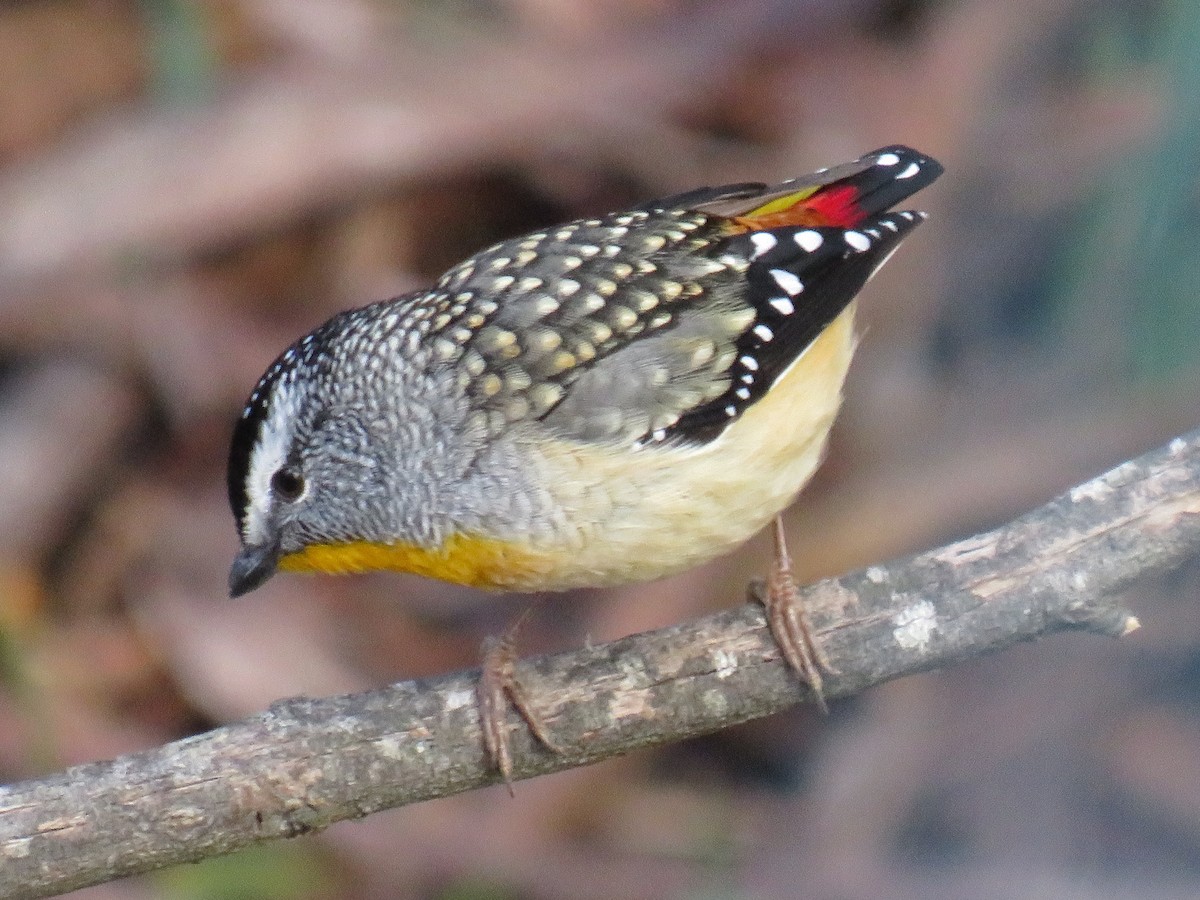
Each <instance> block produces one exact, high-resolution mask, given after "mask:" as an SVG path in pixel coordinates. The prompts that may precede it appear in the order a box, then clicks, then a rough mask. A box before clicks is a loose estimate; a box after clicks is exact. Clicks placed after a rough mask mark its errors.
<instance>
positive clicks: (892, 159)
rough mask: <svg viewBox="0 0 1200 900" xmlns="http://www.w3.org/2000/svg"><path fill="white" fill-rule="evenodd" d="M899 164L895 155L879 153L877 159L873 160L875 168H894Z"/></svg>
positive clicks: (898, 159) (898, 158)
mask: <svg viewBox="0 0 1200 900" xmlns="http://www.w3.org/2000/svg"><path fill="white" fill-rule="evenodd" d="M899 162H900V157H899V156H898V155H896V154H895V153H881V154H879V158H878V159H877V160H875V165H877V166H894V165H896V164H897V163H899Z"/></svg>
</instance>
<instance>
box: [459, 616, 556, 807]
mask: <svg viewBox="0 0 1200 900" xmlns="http://www.w3.org/2000/svg"><path fill="white" fill-rule="evenodd" d="M532 609H533V607H529V609H526V610H525V612H524V613H522V614H521V616H520V617H519V618H518V619H517V620H516V621H515V622H513V624H512V625H511V626H509V628H508V630H507V631H505V632H504V634H502V635H501V636H500V637H498V638H497V637H489V638H488V639H487V640H485V641H484V642H483V674H482V675H481V676H480V678H479V719H480V727H481V728H482V729H483V743H484V746H485V747H486V748H487V754H488V757H489V758H490V759H491V761H492V764H493V765H494V766H495V767H496V768H497V769H499V770H500V775H501V777H502V778H503V779H504V783H505V785H506V786H507V787H508V793H509V796H512V794H513V786H512V768H513V766H512V748H511V745H510V742H509V737H508V722H507V719H508V708H509V706H510V705H511V706H512V708H513V709H515V710H516V711H517V712H518V713H520V715H521V718H523V719H524V720H525V724H527V725H528V726H529V730H530V731H532V732H533V736H534V737H536V738H537V739H538V740H539V741H541V742H542V744H543V745H545V747H546V748H547V749H548V750H552V751H553V752H555V753H561V752H562V750H561V749H560V748H559V746H558V745H557V744H556V743H554V741H553V740H551V738H550V734H549V732H548V731H547V730H546V725H545V723H544V722H543V721H542V717H541V716H539V715H538V714H537V713H536V712H535V711H534V709H533V707H532V706H530V704H529V695H528V694H527V693H526V691H525V689H524V688H523V687H522V686H521V682H520V681H518V680H517V659H518V655H517V634H518V633H519V632H520V630H521V626H522V625H524V624H525V620H526V619H527V618H529V613H530V611H531V610H532Z"/></svg>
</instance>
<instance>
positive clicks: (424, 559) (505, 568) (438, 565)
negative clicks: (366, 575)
mask: <svg viewBox="0 0 1200 900" xmlns="http://www.w3.org/2000/svg"><path fill="white" fill-rule="evenodd" d="M279 568H280V569H281V570H283V571H286V572H323V573H326V574H330V575H341V574H346V573H350V572H375V571H380V570H389V571H393V572H411V573H412V574H414V575H423V576H425V577H426V578H437V579H440V580H442V581H449V582H453V583H454V584H463V585H467V586H469V587H477V588H493V589H509V590H512V589H517V590H520V589H526V590H528V589H530V588H531V587H536V585H537V584H538V582H539V581H540V580H541V578H543V577H544V576H545V573H546V571H547V570H548V569H549V568H551V565H550V563H549V561H548V560H547V559H545V557H544V556H542V555H541V554H536V553H534V552H533V551H532V550H530V549H523V548H520V547H517V546H516V545H515V544H513V543H511V542H506V541H501V540H497V539H495V538H484V537H478V536H473V535H466V534H455V535H451V536H450V537H449V538H447V539H446V541H445V542H444V543H443V544H442V545H441V546H440V547H419V546H416V545H414V544H406V543H394V544H385V543H377V542H374V541H347V542H345V543H338V544H310V545H309V546H307V547H305V548H304V549H303V550H299V551H297V552H296V553H289V554H288V555H286V556H284V557H283V558H282V559H281V560H280V561H279Z"/></svg>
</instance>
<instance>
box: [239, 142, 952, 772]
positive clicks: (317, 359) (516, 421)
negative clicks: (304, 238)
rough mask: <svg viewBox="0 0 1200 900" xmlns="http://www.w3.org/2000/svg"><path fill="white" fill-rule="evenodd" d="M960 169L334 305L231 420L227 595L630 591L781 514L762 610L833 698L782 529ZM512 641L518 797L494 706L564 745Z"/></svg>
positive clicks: (602, 236) (702, 204) (648, 219)
mask: <svg viewBox="0 0 1200 900" xmlns="http://www.w3.org/2000/svg"><path fill="white" fill-rule="evenodd" d="M941 172H942V167H941V166H940V165H939V164H938V163H937V162H936V161H935V160H933V159H931V158H930V157H928V156H924V155H922V154H920V153H918V152H917V151H915V150H912V149H910V148H908V147H904V146H899V145H897V146H890V147H884V148H882V149H879V150H876V151H875V152H873V153H869V154H867V155H866V156H863V157H862V158H860V159H858V160H856V161H855V162H852V163H847V164H845V165H842V166H838V167H835V168H832V169H822V170H819V171H817V172H815V173H814V174H812V175H809V176H806V177H803V178H799V179H795V180H792V181H786V182H783V183H782V184H778V185H774V186H767V185H763V184H734V185H728V186H725V187H719V188H702V189H699V190H694V191H690V192H688V193H684V194H679V195H676V196H672V197H668V198H666V199H662V200H656V201H653V202H651V203H647V204H645V205H643V206H640V207H637V208H635V209H631V210H628V211H625V212H618V213H613V214H610V215H607V216H603V217H600V218H593V219H582V220H578V221H574V222H569V223H567V224H563V225H558V226H554V227H549V228H545V229H543V230H541V231H537V232H535V233H532V234H527V235H525V236H523V237H517V238H513V239H511V240H507V241H502V242H501V243H498V244H496V245H494V246H492V247H489V248H487V249H485V250H482V251H480V252H479V253H477V254H475V255H474V256H472V257H471V258H470V259H467V260H466V261H464V262H462V263H460V264H458V265H456V266H455V267H453V268H452V269H450V270H449V271H448V272H446V273H445V274H444V275H443V276H442V277H441V278H440V279H439V280H438V281H437V283H436V284H434V285H433V287H431V288H429V289H428V290H422V291H417V292H414V293H409V294H405V295H403V296H400V297H397V298H394V299H391V300H385V301H382V302H378V303H374V304H371V305H369V306H365V307H362V308H359V309H353V310H349V311H346V312H342V313H339V314H338V315H335V316H334V317H333V318H331V319H330V320H329V321H327V322H325V323H324V324H323V325H321V326H320V327H318V328H317V329H315V330H314V331H312V332H311V333H309V334H308V335H306V336H304V337H302V338H300V339H299V340H298V341H297V342H296V343H294V344H293V345H292V346H291V347H289V348H288V349H287V350H286V351H284V352H283V354H282V355H281V356H280V357H279V358H278V359H277V360H276V361H275V362H274V363H273V364H272V365H271V366H270V368H269V369H267V371H266V373H265V374H264V375H263V376H262V378H261V379H260V380H259V382H258V384H257V386H256V387H255V388H254V390H253V391H252V392H251V394H250V398H249V400H248V402H247V403H246V406H245V409H244V410H243V412H242V415H241V419H240V420H239V421H238V423H237V426H236V428H235V430H234V434H233V440H232V446H231V449H230V454H229V469H228V488H229V501H230V505H231V506H232V509H233V513H234V516H235V517H236V519H237V524H238V529H239V532H240V536H241V549H240V551H239V553H238V555H237V557H236V559H235V560H234V562H233V566H232V569H231V571H230V575H229V590H230V594H231V595H232V596H239V595H241V594H244V593H246V592H247V591H250V590H253V589H254V588H256V587H258V586H259V585H261V584H262V583H263V582H265V581H266V580H267V579H268V578H270V577H271V576H272V575H273V574H274V573H275V572H276V571H277V570H286V571H297V572H301V571H307V572H327V573H340V572H361V571H367V570H377V569H392V570H399V571H404V572H412V573H416V574H419V575H425V576H429V577H432V578H440V579H444V580H446V581H450V582H455V583H458V584H463V585H470V586H473V587H480V588H487V589H493V590H501V591H562V590H567V589H571V588H580V587H603V586H611V585H619V584H627V583H631V582H640V581H647V580H651V579H656V578H660V577H663V576H666V575H670V574H673V573H676V572H680V571H683V570H686V569H689V568H692V567H693V566H696V565H698V564H700V563H702V562H705V561H707V560H709V559H712V558H713V557H715V556H718V555H720V554H722V553H726V552H728V551H730V550H733V549H734V548H736V547H738V546H740V545H741V544H743V543H744V542H745V541H746V540H748V539H749V538H750V537H751V536H753V535H754V534H755V533H756V532H758V531H760V530H761V529H763V528H764V527H765V526H766V525H767V524H768V523H771V522H772V520H774V521H775V541H776V561H775V567H774V570H773V572H772V575H771V578H770V579H769V580H768V590H767V591H766V598H765V601H764V602H765V603H766V605H767V609H768V620H769V622H770V625H771V629H772V633H773V634H774V636H775V639H776V641H777V642H778V643H779V644H780V645H781V648H782V651H783V654H784V656H785V657H786V658H787V660H788V661H789V662H790V663H791V665H792V666H793V667H794V668H795V669H797V671H798V672H800V673H801V674H802V675H803V677H805V678H806V679H807V680H808V682H809V683H810V685H811V686H812V688H813V689H814V692H815V693H816V695H817V698H818V700H821V694H820V687H821V680H820V670H821V669H824V670H826V671H833V670H832V668H831V667H830V665H829V663H828V660H827V659H826V657H825V655H824V653H823V651H822V649H821V646H820V644H819V643H818V642H817V641H816V640H815V639H814V638H813V635H812V632H811V629H810V628H809V625H808V622H807V617H806V615H805V614H804V611H803V608H802V606H801V605H800V604H799V603H798V602H796V600H795V586H794V584H793V582H792V579H791V564H790V560H789V558H788V555H787V549H786V546H785V544H784V542H783V530H782V525H781V524H780V519H779V518H778V517H779V514H780V512H781V510H783V508H784V507H786V506H787V505H788V504H789V503H790V502H791V501H792V500H793V498H794V497H795V496H796V494H797V493H798V492H799V491H800V489H801V488H802V487H803V486H804V484H805V483H806V482H807V481H808V480H809V479H810V478H811V477H812V474H813V472H814V471H815V469H816V468H817V466H818V464H819V463H820V461H821V458H822V456H823V453H824V450H825V445H826V441H827V438H828V435H829V430H830V427H831V426H832V424H833V420H834V417H835V415H836V413H837V411H838V407H839V405H840V403H841V394H842V384H843V381H844V380H845V377H846V373H847V369H848V367H849V365H850V359H851V356H852V354H853V352H854V348H855V335H854V328H853V316H854V298H855V295H856V294H857V293H858V292H859V290H860V289H861V288H862V287H863V285H864V284H865V283H866V282H867V280H868V279H869V278H870V277H871V276H872V275H873V274H874V273H875V272H876V271H877V270H878V269H879V267H880V266H881V265H883V263H884V262H885V261H886V260H887V259H888V257H889V256H890V255H891V254H892V253H893V252H894V251H895V250H896V248H897V246H898V245H899V244H900V242H901V241H902V240H903V239H904V238H905V237H906V236H907V235H908V234H909V233H910V232H911V231H912V230H913V229H914V228H915V227H916V226H917V225H918V224H919V223H920V222H921V221H922V220H923V219H924V214H923V213H919V212H915V211H901V212H888V210H889V209H890V208H891V207H892V206H893V205H894V204H897V203H899V202H900V201H902V200H904V199H905V198H907V197H909V196H910V195H911V194H913V193H915V192H916V191H918V190H920V189H921V188H923V187H925V186H927V185H928V184H930V183H931V182H933V180H934V179H936V178H937V177H938V176H939V175H940V174H941ZM492 652H493V653H494V654H495V657H496V658H495V659H490V660H489V662H490V663H491V664H490V665H485V669H484V671H485V685H484V691H483V694H482V698H483V700H484V703H483V708H484V712H485V715H484V719H485V722H484V727H485V737H486V740H487V744H488V749H489V752H490V753H491V755H492V758H493V761H494V762H495V764H496V765H497V766H498V767H499V768H500V769H501V772H502V774H504V776H505V778H506V780H507V779H508V777H509V773H510V771H511V759H510V758H509V755H508V750H507V741H506V737H505V735H506V733H507V732H506V731H505V729H504V728H503V725H502V721H500V720H502V717H503V710H502V709H501V710H500V712H499V713H497V712H496V707H497V702H498V698H500V700H502V699H503V697H504V696H507V697H508V698H509V699H511V700H512V702H513V704H514V705H515V706H517V708H518V710H519V711H520V712H521V713H522V714H523V715H524V716H525V718H526V719H527V720H528V721H529V723H530V725H531V726H533V727H534V730H535V732H536V733H537V734H538V735H539V737H541V738H542V739H543V740H544V741H545V742H546V743H547V744H549V743H550V742H549V740H548V737H547V736H546V735H545V733H544V729H541V728H540V724H539V723H538V722H537V720H536V716H535V715H534V714H533V712H532V710H531V709H529V707H528V702H527V699H526V698H524V697H523V695H522V693H521V692H520V691H519V688H518V686H517V685H516V683H515V679H514V678H513V676H512V665H511V664H512V661H513V658H514V657H513V656H512V649H511V641H502V642H500V643H499V644H497V645H495V646H494V647H493V650H492ZM489 673H490V674H489ZM489 679H490V680H489Z"/></svg>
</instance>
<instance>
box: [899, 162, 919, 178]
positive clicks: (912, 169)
mask: <svg viewBox="0 0 1200 900" xmlns="http://www.w3.org/2000/svg"><path fill="white" fill-rule="evenodd" d="M920 171H921V167H920V166H918V165H917V164H916V163H915V162H910V163H909V164H908V165H907V166H905V167H904V171H903V172H899V173H897V174H896V180H897V181H899V180H900V179H901V178H912V177H913V176H914V175H916V174H917V173H918V172H920Z"/></svg>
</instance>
